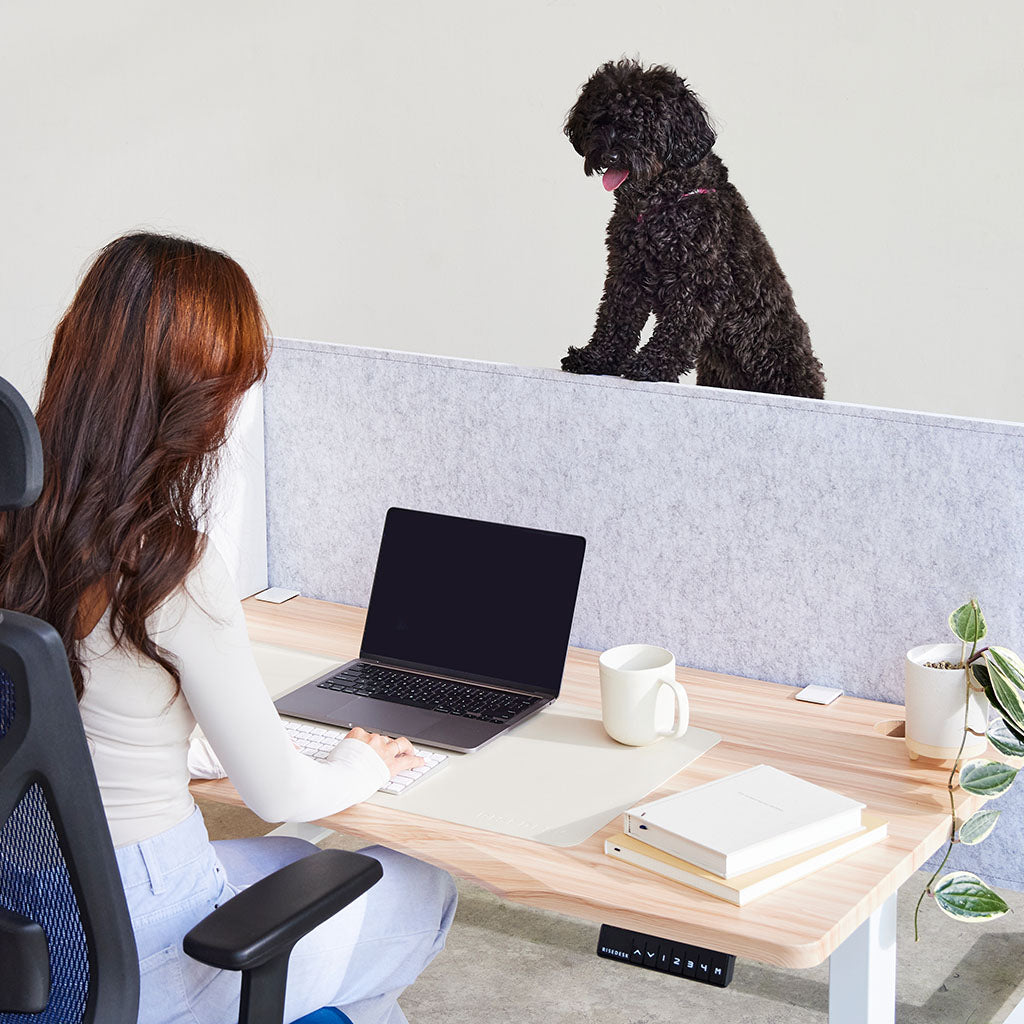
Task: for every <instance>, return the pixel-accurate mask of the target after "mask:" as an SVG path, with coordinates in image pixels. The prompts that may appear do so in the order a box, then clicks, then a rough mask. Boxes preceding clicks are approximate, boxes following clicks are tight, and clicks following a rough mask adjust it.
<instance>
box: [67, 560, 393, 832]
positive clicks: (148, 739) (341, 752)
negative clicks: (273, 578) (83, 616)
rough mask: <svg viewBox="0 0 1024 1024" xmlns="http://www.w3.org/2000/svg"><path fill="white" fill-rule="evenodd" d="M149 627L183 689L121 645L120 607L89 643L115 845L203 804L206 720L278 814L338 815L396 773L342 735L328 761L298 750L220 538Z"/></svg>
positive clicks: (89, 709)
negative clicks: (196, 779)
mask: <svg viewBox="0 0 1024 1024" xmlns="http://www.w3.org/2000/svg"><path fill="white" fill-rule="evenodd" d="M149 625H150V631H151V632H150V635H151V636H153V639H154V640H155V641H156V643H157V644H159V646H160V647H162V648H163V649H164V650H165V651H167V652H168V653H169V654H170V655H171V656H172V657H173V658H174V659H175V661H176V663H177V665H178V667H179V669H180V672H181V693H180V694H178V695H177V696H175V688H174V681H173V680H172V678H171V676H170V675H169V674H168V673H167V672H166V671H165V670H164V669H163V668H161V667H160V666H159V665H158V664H156V662H153V661H149V660H148V659H146V658H143V657H141V656H139V655H138V654H136V653H134V652H128V651H125V650H123V649H119V648H117V647H115V646H114V643H113V639H112V637H111V633H110V616H109V610H108V611H107V612H105V613H104V615H103V617H102V618H101V619H100V621H99V622H98V623H97V624H96V626H95V628H94V629H93V630H92V632H91V633H90V634H89V635H88V637H86V638H85V640H84V641H83V643H82V648H81V650H82V658H83V666H84V682H85V693H84V695H83V697H82V700H81V702H80V703H79V709H80V711H81V714H82V721H83V723H84V725H85V733H86V737H87V739H88V742H89V749H90V751H91V752H92V757H93V764H94V766H95V768H96V777H97V779H98V781H99V787H100V794H101V796H102V799H103V807H104V809H105V811H106V815H107V821H108V822H109V823H110V831H111V835H112V837H113V840H114V845H115V846H126V845H129V844H131V843H137V842H140V841H141V840H143V839H148V838H149V837H150V836H154V835H156V834H157V833H159V832H163V831H165V830H166V829H168V828H171V827H172V826H174V825H177V824H178V823H179V822H181V821H184V820H185V818H187V817H188V816H189V815H190V814H191V813H192V808H193V806H194V801H193V800H192V795H191V793H190V792H189V788H188V785H189V770H188V749H189V737H190V736H191V734H192V731H193V729H194V728H195V726H196V724H197V723H198V724H199V726H200V727H201V728H202V730H203V732H204V733H205V735H206V738H207V740H208V742H209V744H210V746H211V747H212V748H213V751H214V752H215V754H216V755H217V758H218V759H219V761H220V763H221V764H222V765H223V766H224V769H225V771H226V772H227V774H228V775H229V776H230V777H231V781H232V782H233V783H234V784H235V788H236V789H237V790H238V792H239V794H240V795H241V797H242V799H243V800H244V801H245V802H246V804H248V805H249V807H250V808H252V810H253V811H255V812H256V813H257V814H258V815H259V816H260V817H261V818H264V819H265V820H267V821H310V820H313V819H315V818H320V817H324V816H325V815H328V814H333V813H334V812H336V811H340V810H342V809H343V808H345V807H349V806H351V805H352V804H355V803H358V802H359V801H361V800H365V799H366V798H367V797H368V796H370V795H371V794H372V793H373V792H374V791H375V790H376V789H378V788H379V787H380V786H381V785H383V784H384V783H385V782H386V781H387V779H388V778H389V772H388V768H387V765H386V764H385V763H384V761H383V760H382V759H381V758H380V756H379V755H378V754H377V753H376V752H375V751H374V750H373V749H371V748H370V747H369V746H368V745H367V744H365V743H362V742H360V741H358V740H342V741H341V743H339V744H338V746H337V747H336V748H335V749H334V751H333V752H332V753H331V754H330V755H329V756H328V758H327V760H326V761H324V762H318V761H314V760H313V759H312V758H309V757H306V756H305V755H303V754H300V753H299V752H298V751H297V750H296V749H295V747H294V746H293V745H292V743H291V741H290V740H289V738H288V736H287V735H286V733H285V731H284V728H283V727H282V725H281V721H280V719H279V718H278V716H277V712H276V711H275V710H274V705H273V702H272V701H271V699H270V696H269V694H268V693H267V690H266V687H265V686H264V684H263V680H262V678H261V677H260V674H259V669H258V668H257V667H256V662H255V659H254V658H253V654H252V649H251V647H250V645H249V637H248V634H247V632H246V627H245V617H244V615H243V613H242V606H241V604H240V603H239V601H238V598H237V596H236V594H235V589H234V583H233V581H232V579H231V575H230V573H229V571H228V569H227V566H226V565H225V564H224V561H223V559H222V558H221V557H220V555H219V554H218V553H217V552H216V551H215V550H214V548H213V546H212V545H211V544H207V547H206V551H205V553H204V555H203V557H202V558H201V560H200V562H199V563H198V565H197V566H196V568H195V569H194V570H193V571H192V572H191V573H190V575H189V577H188V579H187V580H186V581H185V583H184V585H183V586H182V587H181V588H179V590H177V591H176V592H175V593H174V594H172V595H171V596H170V597H169V598H168V599H167V601H165V602H164V604H163V605H162V606H161V607H160V608H159V609H158V610H157V611H156V612H155V613H154V614H153V616H152V618H151V620H150V623H149Z"/></svg>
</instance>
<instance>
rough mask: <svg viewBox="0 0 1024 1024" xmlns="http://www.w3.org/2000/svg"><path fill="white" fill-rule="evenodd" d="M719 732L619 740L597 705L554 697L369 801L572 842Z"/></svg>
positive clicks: (626, 805)
mask: <svg viewBox="0 0 1024 1024" xmlns="http://www.w3.org/2000/svg"><path fill="white" fill-rule="evenodd" d="M720 739H721V737H720V736H719V735H718V734H717V733H713V732H709V731H708V730H706V729H696V728H694V727H692V726H691V727H690V728H689V729H688V730H687V731H686V734H685V735H684V736H681V737H680V738H679V739H662V740H659V741H658V742H656V743H653V744H651V745H650V746H646V747H626V746H623V745H622V744H621V743H616V742H615V741H614V740H612V739H610V738H609V737H608V735H607V734H606V733H605V731H604V729H603V727H602V726H601V718H600V714H599V713H598V712H597V711H594V710H592V709H590V708H582V707H577V706H574V705H568V704H563V703H561V702H558V703H556V704H554V705H552V706H551V707H550V708H548V709H546V710H544V711H542V712H541V713H540V714H539V715H535V716H534V717H533V718H531V719H530V720H529V721H527V722H525V723H524V724H523V725H521V726H519V727H518V728H516V729H513V730H512V731H511V732H509V733H506V734H505V735H504V736H501V737H499V738H498V739H496V740H494V741H493V742H492V743H490V744H489V745H488V746H486V747H484V748H483V749H482V750H478V751H476V753H474V754H465V755H462V756H459V755H454V756H453V757H452V763H451V764H449V765H448V766H447V767H446V768H445V769H444V770H443V771H441V772H438V773H437V775H436V776H435V777H433V778H428V779H424V780H423V781H422V782H421V783H419V784H418V785H417V786H415V787H414V788H413V789H412V790H410V791H409V792H408V793H404V794H402V795H401V796H388V795H385V794H377V795H376V796H373V797H371V798H370V802H371V803H377V804H380V805H381V806H384V807H400V808H401V809H402V810H405V811H411V812H412V813H415V814H422V815H425V816H426V817H428V818H439V819H441V820H442V821H451V822H454V823H456V824H459V825H472V826H475V827H476V828H482V829H487V830H488V831H490V832H500V833H502V834H504V835H510V836H518V837H520V838H522V839H534V840H536V841H537V842H540V843H547V844H548V845H549V846H576V845H577V844H578V843H582V842H583V841H584V840H585V839H588V838H589V837H590V836H592V835H593V834H594V833H595V832H596V831H597V830H598V829H600V828H602V827H603V826H604V825H606V824H608V822H609V821H611V820H612V819H613V818H614V817H615V816H616V815H617V814H621V813H622V812H623V811H625V810H626V809H628V808H629V807H632V806H633V805H634V804H636V803H639V802H640V801H641V800H643V798H644V797H645V796H647V794H648V793H650V792H651V791H652V790H655V789H657V788H658V787H659V786H660V785H661V784H662V783H663V782H666V781H667V780H668V779H670V778H671V777H672V776H673V775H675V774H676V772H678V771H681V770H682V769H683V768H685V767H686V766H687V765H688V764H690V763H691V762H693V761H695V760H696V759H697V758H698V757H700V755H701V754H703V753H706V752H707V751H708V750H710V749H711V748H712V747H713V746H714V745H715V744H716V743H718V742H719V740H720Z"/></svg>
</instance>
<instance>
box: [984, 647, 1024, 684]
mask: <svg viewBox="0 0 1024 1024" xmlns="http://www.w3.org/2000/svg"><path fill="white" fill-rule="evenodd" d="M984 657H985V659H986V661H987V660H988V659H990V658H991V660H992V661H993V662H994V663H995V666H996V669H997V670H998V671H999V672H1001V673H1002V674H1003V676H1005V678H1006V679H1007V681H1008V682H1009V683H1010V684H1011V685H1012V686H1016V687H1017V689H1018V690H1024V661H1021V660H1020V658H1018V657H1017V655H1016V654H1014V653H1013V651H1011V650H1008V649H1007V648H1005V647H990V648H989V649H988V650H987V651H986V652H985V654H984Z"/></svg>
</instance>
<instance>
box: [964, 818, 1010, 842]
mask: <svg viewBox="0 0 1024 1024" xmlns="http://www.w3.org/2000/svg"><path fill="white" fill-rule="evenodd" d="M1002 813H1003V812H1002V811H976V812H975V813H974V814H972V815H971V816H970V817H969V818H968V819H967V820H966V821H965V822H964V823H963V824H962V825H961V826H960V835H959V838H960V842H961V843H966V844H967V845H968V846H974V844H975V843H980V842H981V841H982V839H984V838H986V837H987V836H988V835H989V833H990V832H991V831H992V829H994V828H995V827H996V822H997V821H998V820H999V815H1000V814H1002Z"/></svg>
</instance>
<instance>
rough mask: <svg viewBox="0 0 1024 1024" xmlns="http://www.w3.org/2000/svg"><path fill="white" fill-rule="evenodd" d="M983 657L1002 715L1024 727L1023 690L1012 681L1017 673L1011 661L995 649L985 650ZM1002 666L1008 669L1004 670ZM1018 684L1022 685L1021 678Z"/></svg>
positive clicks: (1023, 681)
mask: <svg viewBox="0 0 1024 1024" xmlns="http://www.w3.org/2000/svg"><path fill="white" fill-rule="evenodd" d="M990 656H991V660H990ZM984 658H985V663H986V664H987V665H988V677H989V681H990V683H991V687H992V693H993V694H994V695H995V698H996V701H997V703H998V704H999V707H1000V709H1001V710H1002V712H1003V716H1004V717H1005V718H1008V719H1009V720H1010V721H1012V722H1013V723H1014V724H1015V725H1017V726H1019V727H1020V728H1022V729H1024V692H1022V690H1021V688H1019V687H1018V684H1017V683H1016V682H1015V681H1014V677H1015V676H1016V675H1017V672H1016V669H1015V668H1014V666H1013V665H1012V663H1011V662H1009V661H1007V660H1006V659H1005V658H1003V657H1001V656H1000V655H999V654H998V653H997V652H996V651H993V650H988V651H986V652H985V655H984ZM1004 667H1005V668H1007V669H1008V671H1004ZM1020 686H1021V687H1024V679H1022V680H1021V684H1020Z"/></svg>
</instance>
